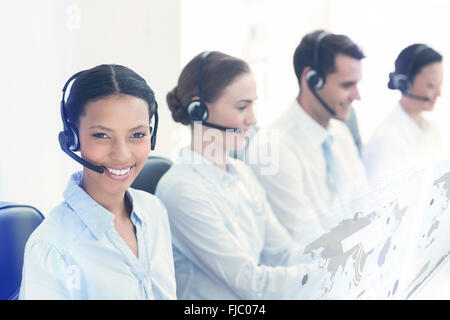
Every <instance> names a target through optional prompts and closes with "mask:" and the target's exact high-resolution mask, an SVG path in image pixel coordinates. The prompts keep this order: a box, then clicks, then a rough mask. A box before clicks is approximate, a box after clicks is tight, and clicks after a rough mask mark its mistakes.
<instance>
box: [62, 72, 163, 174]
mask: <svg viewBox="0 0 450 320" xmlns="http://www.w3.org/2000/svg"><path fill="white" fill-rule="evenodd" d="M83 72H84V71H80V72H77V73H75V74H74V75H73V76H71V77H70V78H69V79H68V80H67V82H66V84H65V85H64V87H63V89H62V98H61V103H60V111H61V120H62V123H63V131H61V132H60V133H59V135H58V140H59V145H60V147H61V149H62V150H63V151H64V152H65V153H67V154H68V155H69V156H70V157H71V158H72V159H74V160H75V161H77V162H78V163H80V164H81V165H83V166H85V167H86V168H89V169H91V170H93V171H96V172H98V173H103V172H104V169H103V167H101V166H96V165H94V164H92V163H90V162H88V161H86V160H84V159H83V158H81V157H79V156H78V155H76V154H75V152H76V151H79V150H80V139H79V137H78V129H77V127H76V126H75V125H74V124H73V123H71V122H70V121H69V119H68V117H67V110H66V101H65V95H66V90H67V87H68V86H69V84H70V83H71V82H72V81H73V80H74V79H76V78H77V77H78V76H79V75H80V74H82V73H83ZM153 110H154V112H155V129H154V130H152V127H150V133H151V138H150V143H151V150H154V149H155V145H156V133H157V131H158V103H157V102H156V100H154V103H153V104H152V105H151V106H150V108H149V113H150V117H151V113H152V111H153ZM150 120H151V119H150Z"/></svg>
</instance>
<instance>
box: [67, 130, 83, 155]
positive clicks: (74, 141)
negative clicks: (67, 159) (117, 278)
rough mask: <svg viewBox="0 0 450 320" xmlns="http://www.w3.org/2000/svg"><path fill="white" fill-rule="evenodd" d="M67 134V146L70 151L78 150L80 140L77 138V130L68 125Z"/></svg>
mask: <svg viewBox="0 0 450 320" xmlns="http://www.w3.org/2000/svg"><path fill="white" fill-rule="evenodd" d="M66 136H67V147H68V148H69V150H71V151H78V150H80V140H79V139H78V130H77V128H75V127H72V126H69V128H68V131H66Z"/></svg>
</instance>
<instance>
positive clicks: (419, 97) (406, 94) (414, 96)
mask: <svg viewBox="0 0 450 320" xmlns="http://www.w3.org/2000/svg"><path fill="white" fill-rule="evenodd" d="M403 95H404V96H407V97H409V98H411V99H416V100H420V101H430V98H427V97H423V96H416V95H414V94H410V93H404V94H403Z"/></svg>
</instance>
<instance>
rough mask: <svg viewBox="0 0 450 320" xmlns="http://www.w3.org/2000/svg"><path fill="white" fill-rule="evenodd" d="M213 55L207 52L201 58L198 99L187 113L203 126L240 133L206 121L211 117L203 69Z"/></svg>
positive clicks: (192, 103) (188, 107)
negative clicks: (205, 94)
mask: <svg viewBox="0 0 450 320" xmlns="http://www.w3.org/2000/svg"><path fill="white" fill-rule="evenodd" d="M210 54H211V51H205V52H204V53H203V54H202V56H201V58H200V65H199V69H198V96H199V98H198V99H194V100H191V101H190V102H189V104H188V106H187V113H188V115H189V117H190V118H191V120H192V121H201V123H202V125H204V126H207V127H211V128H215V129H219V130H222V131H227V130H233V131H234V132H238V131H239V129H237V128H229V127H223V126H220V125H217V124H214V123H211V122H207V121H206V120H207V119H208V117H209V113H208V107H207V106H206V103H205V99H204V92H203V68H204V65H205V63H206V59H207V58H208V56H209V55H210Z"/></svg>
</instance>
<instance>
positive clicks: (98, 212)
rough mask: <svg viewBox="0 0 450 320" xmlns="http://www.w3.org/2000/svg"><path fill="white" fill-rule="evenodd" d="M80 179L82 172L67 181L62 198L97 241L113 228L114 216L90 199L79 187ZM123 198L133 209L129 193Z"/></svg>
mask: <svg viewBox="0 0 450 320" xmlns="http://www.w3.org/2000/svg"><path fill="white" fill-rule="evenodd" d="M82 178H83V171H79V172H76V173H74V174H73V175H72V176H71V177H70V179H69V182H68V184H67V187H66V190H65V191H64V193H63V196H64V199H65V200H66V202H67V203H68V205H69V206H70V207H71V208H72V209H73V211H74V212H75V213H76V214H77V215H78V216H79V217H80V219H81V220H82V221H83V223H84V224H85V225H86V226H87V227H88V229H89V230H90V231H91V232H92V233H93V234H94V236H95V237H96V238H97V239H100V238H101V237H102V236H103V234H104V233H105V232H106V231H107V230H109V229H111V228H113V227H114V214H112V213H111V212H109V211H108V210H107V209H105V208H104V207H103V206H101V205H100V204H99V203H98V202H97V201H95V200H94V199H92V198H91V196H90V195H89V194H88V193H87V192H86V191H84V190H83V189H82V188H81V187H80V182H81V179H82ZM125 196H126V197H128V198H129V200H130V203H131V205H132V208H133V205H134V204H133V197H132V196H131V193H129V192H128V191H127V192H126V195H125ZM138 211H139V210H138ZM132 212H133V214H134V215H135V216H136V217H137V218H138V219H139V220H142V219H141V217H140V216H139V214H137V213H136V212H135V210H132Z"/></svg>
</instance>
